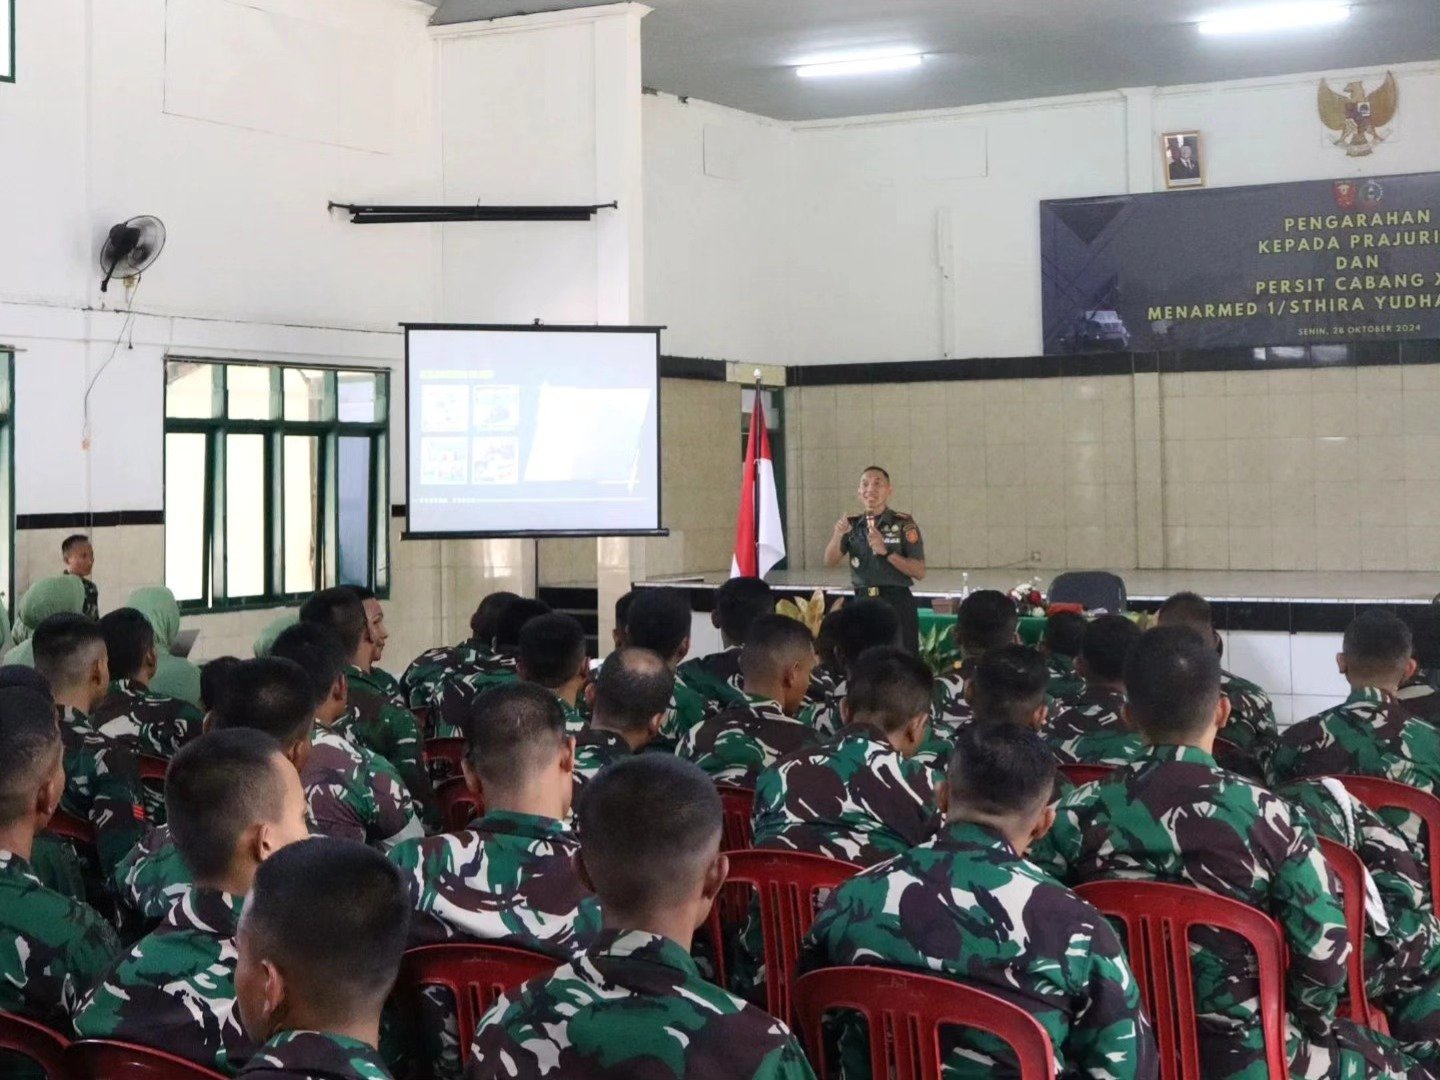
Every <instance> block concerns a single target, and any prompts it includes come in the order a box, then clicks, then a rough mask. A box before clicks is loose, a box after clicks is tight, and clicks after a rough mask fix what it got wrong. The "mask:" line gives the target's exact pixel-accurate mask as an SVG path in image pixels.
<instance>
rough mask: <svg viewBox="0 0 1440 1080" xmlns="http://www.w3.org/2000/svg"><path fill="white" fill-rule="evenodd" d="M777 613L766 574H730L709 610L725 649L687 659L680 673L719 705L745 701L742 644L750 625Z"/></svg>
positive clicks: (707, 698)
mask: <svg viewBox="0 0 1440 1080" xmlns="http://www.w3.org/2000/svg"><path fill="white" fill-rule="evenodd" d="M774 613H775V594H774V593H773V592H772V591H771V589H770V586H769V585H768V584H766V582H765V580H764V579H763V578H757V577H733V578H730V579H729V580H728V581H726V582H725V583H724V584H723V585H721V586H720V587H719V588H718V589H716V590H715V610H714V611H712V612H711V613H710V623H711V625H712V626H714V627H715V629H717V630H719V631H720V640H721V641H722V642H723V643H724V645H725V648H724V650H723V651H722V652H718V653H711V654H710V655H709V656H695V657H691V658H690V659H689V660H686V661H685V662H684V663H683V664H681V665H680V677H681V678H682V679H684V680H685V681H686V683H688V684H689V685H690V686H692V687H694V689H695V690H696V691H697V692H698V693H701V694H703V695H704V696H705V698H706V700H708V701H710V702H712V703H713V704H715V705H717V706H720V707H724V706H727V705H744V704H745V695H744V694H743V693H742V692H741V690H740V647H741V646H742V645H744V644H745V635H746V633H747V632H748V631H749V629H750V625H751V624H752V623H753V622H754V621H755V620H756V619H758V618H760V616H762V615H773V614H774Z"/></svg>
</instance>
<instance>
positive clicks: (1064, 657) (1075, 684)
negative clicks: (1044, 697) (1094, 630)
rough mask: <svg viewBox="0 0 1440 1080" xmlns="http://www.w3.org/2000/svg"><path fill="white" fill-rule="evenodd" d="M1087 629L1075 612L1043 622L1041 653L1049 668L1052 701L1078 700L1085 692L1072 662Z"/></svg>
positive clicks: (1053, 616) (1057, 613) (1082, 681)
mask: <svg viewBox="0 0 1440 1080" xmlns="http://www.w3.org/2000/svg"><path fill="white" fill-rule="evenodd" d="M1088 625H1090V624H1089V622H1088V621H1087V620H1086V618H1085V616H1084V615H1081V614H1080V613H1079V612H1077V611H1057V612H1055V613H1054V614H1053V615H1051V616H1050V617H1049V618H1048V619H1046V620H1045V634H1044V636H1043V637H1042V638H1041V639H1040V651H1041V652H1042V653H1043V654H1044V655H1045V663H1046V664H1047V665H1049V668H1050V685H1049V687H1048V692H1049V694H1050V697H1051V698H1068V697H1077V696H1079V694H1080V693H1081V692H1082V691H1083V690H1084V689H1085V680H1084V679H1083V678H1081V676H1080V673H1079V672H1077V671H1076V670H1075V660H1076V658H1077V657H1079V655H1080V646H1081V643H1082V642H1083V641H1084V639H1085V627H1087V626H1088Z"/></svg>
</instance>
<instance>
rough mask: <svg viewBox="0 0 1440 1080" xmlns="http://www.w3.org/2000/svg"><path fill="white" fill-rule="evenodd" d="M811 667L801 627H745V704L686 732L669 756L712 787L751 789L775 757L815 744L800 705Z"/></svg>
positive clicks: (762, 623)
mask: <svg viewBox="0 0 1440 1080" xmlns="http://www.w3.org/2000/svg"><path fill="white" fill-rule="evenodd" d="M814 666H815V642H814V639H812V638H811V637H810V631H809V630H808V629H807V628H806V627H805V624H804V623H801V622H797V621H796V620H794V619H791V618H787V617H786V616H784V615H762V616H760V618H758V619H756V620H755V621H754V622H752V623H751V624H750V629H749V636H748V638H747V640H746V642H745V647H744V649H743V651H742V653H741V655H740V671H741V673H742V674H741V678H742V681H741V684H740V685H741V688H742V689H743V691H744V695H745V704H744V705H740V706H730V707H728V708H725V709H722V710H721V711H720V712H718V713H714V714H712V715H711V716H710V717H709V718H708V719H706V720H705V722H704V723H702V724H701V725H700V726H699V727H696V728H691V729H690V730H689V731H687V732H686V733H685V735H684V736H683V737H682V738H681V740H680V746H679V748H678V749H677V750H676V751H675V752H676V753H677V754H678V755H679V756H680V757H683V758H686V759H688V760H690V761H693V762H695V764H696V765H699V766H700V768H702V769H703V770H705V772H706V773H707V774H708V775H709V776H710V778H711V779H712V780H714V781H715V782H716V783H725V784H738V785H740V786H741V787H752V786H753V785H754V783H755V777H756V776H758V775H759V774H760V772H761V770H763V769H768V768H769V767H770V766H771V765H773V764H775V762H776V761H777V760H778V759H779V758H782V757H784V756H785V755H787V754H791V753H794V752H795V751H797V750H808V749H811V748H813V747H814V746H816V745H817V744H818V743H819V741H820V740H819V737H818V736H817V735H816V734H815V728H814V726H813V725H812V723H811V722H810V720H809V717H808V715H807V713H808V711H809V710H808V709H807V708H806V706H805V692H806V691H807V690H808V689H809V688H810V671H811V669H812V668H814Z"/></svg>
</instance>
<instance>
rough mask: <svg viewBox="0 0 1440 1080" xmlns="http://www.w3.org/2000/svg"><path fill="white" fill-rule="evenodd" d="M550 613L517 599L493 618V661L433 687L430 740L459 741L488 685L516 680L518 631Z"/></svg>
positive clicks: (544, 606) (546, 608) (541, 604)
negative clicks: (472, 706) (471, 713)
mask: <svg viewBox="0 0 1440 1080" xmlns="http://www.w3.org/2000/svg"><path fill="white" fill-rule="evenodd" d="M548 614H550V605H549V604H547V603H545V601H543V600H532V599H531V598H530V597H528V596H517V597H516V598H515V599H514V600H512V601H510V602H509V603H508V604H506V605H505V606H504V609H503V610H502V611H501V612H500V614H499V615H498V616H497V617H496V629H495V653H494V659H493V662H491V663H487V664H485V665H484V666H483V667H482V668H480V669H477V670H471V671H465V672H461V673H459V674H454V675H450V676H448V677H446V678H444V679H442V680H441V681H440V682H439V683H438V684H436V686H435V688H434V690H433V692H432V694H431V707H430V737H431V738H446V739H463V738H464V737H465V723H466V719H467V718H468V717H469V715H470V705H471V703H472V702H474V700H475V699H476V698H477V697H478V696H479V695H480V694H481V693H483V692H484V691H486V690H488V689H490V688H491V687H492V686H502V685H504V684H505V683H512V682H515V680H517V679H518V678H520V674H519V667H520V632H521V631H522V630H524V629H525V626H526V624H527V623H529V622H530V620H531V619H538V618H539V617H540V616H541V615H548Z"/></svg>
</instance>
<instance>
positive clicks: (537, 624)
mask: <svg viewBox="0 0 1440 1080" xmlns="http://www.w3.org/2000/svg"><path fill="white" fill-rule="evenodd" d="M517 661H518V665H519V670H520V675H521V678H523V679H526V680H527V681H529V682H533V683H536V684H537V685H539V686H543V687H546V688H547V689H550V690H557V689H559V688H560V687H562V686H564V685H565V684H566V683H568V682H570V681H571V680H572V679H576V678H578V677H580V676H581V675H582V673H583V667H584V664H585V630H584V628H583V627H581V625H580V623H579V622H577V621H576V619H575V618H574V617H573V616H571V615H565V614H563V613H561V612H558V611H552V612H547V613H546V614H544V615H537V616H535V618H533V619H531V620H530V621H529V622H527V623H526V624H525V625H524V626H522V627H521V628H520V650H519V653H518V655H517Z"/></svg>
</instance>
